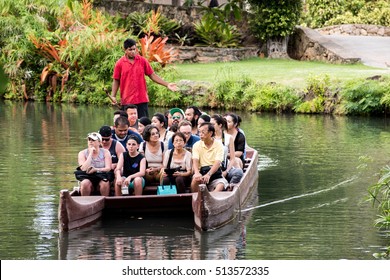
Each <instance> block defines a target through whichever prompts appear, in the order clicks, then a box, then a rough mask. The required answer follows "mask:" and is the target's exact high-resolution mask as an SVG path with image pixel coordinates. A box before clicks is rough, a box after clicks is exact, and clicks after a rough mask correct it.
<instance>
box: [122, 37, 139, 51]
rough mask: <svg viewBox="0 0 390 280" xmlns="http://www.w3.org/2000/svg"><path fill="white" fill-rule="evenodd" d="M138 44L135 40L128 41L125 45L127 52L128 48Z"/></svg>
mask: <svg viewBox="0 0 390 280" xmlns="http://www.w3.org/2000/svg"><path fill="white" fill-rule="evenodd" d="M136 44H137V42H136V41H134V40H133V39H126V40H125V42H124V43H123V47H124V48H125V50H127V49H128V48H131V47H132V46H135V45H136Z"/></svg>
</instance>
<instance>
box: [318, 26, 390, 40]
mask: <svg viewBox="0 0 390 280" xmlns="http://www.w3.org/2000/svg"><path fill="white" fill-rule="evenodd" d="M317 31H318V32H319V33H321V34H324V35H351V36H386V37H387V36H390V27H389V26H378V25H370V24H343V25H333V26H327V27H324V28H320V29H317Z"/></svg>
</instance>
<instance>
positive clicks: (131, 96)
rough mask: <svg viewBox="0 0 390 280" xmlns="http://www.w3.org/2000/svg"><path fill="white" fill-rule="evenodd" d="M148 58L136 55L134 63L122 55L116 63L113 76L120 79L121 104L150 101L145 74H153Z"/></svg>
mask: <svg viewBox="0 0 390 280" xmlns="http://www.w3.org/2000/svg"><path fill="white" fill-rule="evenodd" d="M153 72H154V71H153V69H152V67H151V66H150V64H149V62H148V61H147V59H145V58H144V57H142V56H140V55H136V56H135V57H134V63H133V64H132V63H130V61H129V60H128V59H127V58H126V56H122V57H121V58H120V59H119V60H118V61H117V62H116V64H115V67H114V74H113V75H112V77H113V78H114V79H115V80H119V89H120V94H121V104H122V105H126V104H139V103H145V102H149V97H148V92H147V89H146V80H145V75H146V76H150V75H152V74H153Z"/></svg>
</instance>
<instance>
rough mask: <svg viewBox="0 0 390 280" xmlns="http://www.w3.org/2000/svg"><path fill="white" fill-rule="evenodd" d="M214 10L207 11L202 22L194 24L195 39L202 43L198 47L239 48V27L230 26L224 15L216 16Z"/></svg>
mask: <svg viewBox="0 0 390 280" xmlns="http://www.w3.org/2000/svg"><path fill="white" fill-rule="evenodd" d="M213 9H214V8H211V9H207V10H206V13H205V14H204V15H203V16H202V18H201V20H200V21H199V22H197V23H194V28H195V37H196V38H197V39H198V40H199V41H200V42H201V43H200V44H198V45H206V46H209V47H217V48H228V47H237V46H238V44H239V41H240V36H241V35H240V33H239V31H238V30H237V27H236V26H235V25H232V24H230V23H229V22H228V21H227V20H226V18H224V17H223V16H222V14H219V16H216V15H215V13H213Z"/></svg>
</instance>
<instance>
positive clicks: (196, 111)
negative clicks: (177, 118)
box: [187, 106, 202, 117]
mask: <svg viewBox="0 0 390 280" xmlns="http://www.w3.org/2000/svg"><path fill="white" fill-rule="evenodd" d="M187 109H192V110H194V115H195V116H198V117H200V116H201V115H202V112H201V111H200V110H199V108H198V107H196V106H188V107H187Z"/></svg>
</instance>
